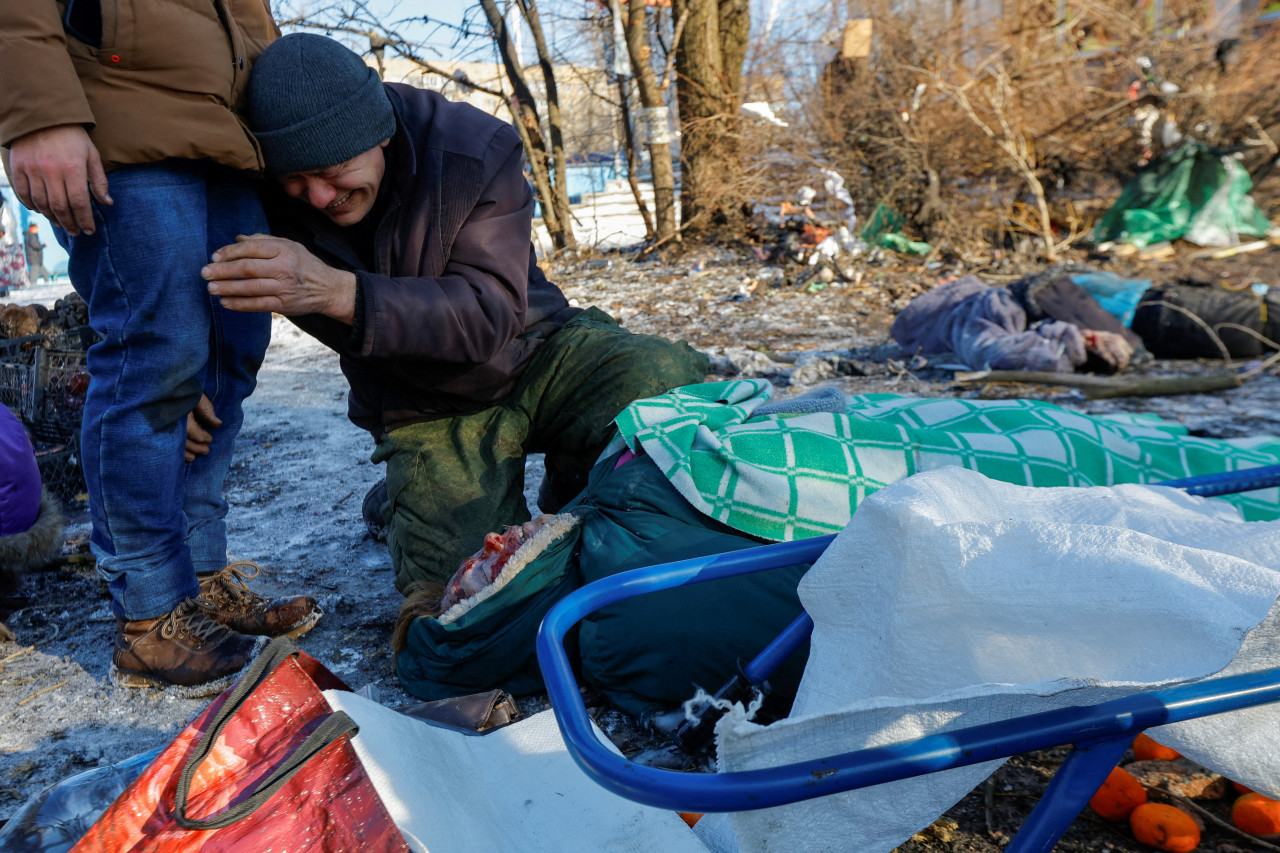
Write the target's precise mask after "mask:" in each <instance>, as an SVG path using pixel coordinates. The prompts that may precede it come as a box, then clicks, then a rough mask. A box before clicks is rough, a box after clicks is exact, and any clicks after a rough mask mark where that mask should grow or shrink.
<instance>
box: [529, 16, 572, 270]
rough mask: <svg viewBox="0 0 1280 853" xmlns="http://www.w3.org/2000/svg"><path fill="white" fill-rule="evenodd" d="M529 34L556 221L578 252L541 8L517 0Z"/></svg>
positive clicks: (567, 242)
mask: <svg viewBox="0 0 1280 853" xmlns="http://www.w3.org/2000/svg"><path fill="white" fill-rule="evenodd" d="M517 2H519V3H520V11H521V13H523V15H524V19H525V22H526V23H527V24H528V25H529V31H530V32H531V33H533V45H534V47H535V48H536V49H537V51H538V66H539V67H540V68H541V69H542V82H543V85H544V86H545V87H546V90H547V127H548V131H549V132H550V134H551V171H552V172H553V173H554V175H555V178H554V180H553V182H552V190H553V191H554V193H555V206H556V218H557V219H559V220H560V221H561V222H563V223H564V239H565V246H564V247H565V248H566V249H576V248H578V240H577V238H576V237H575V236H574V233H573V226H572V224H571V223H572V222H573V214H572V213H571V212H570V210H569V163H568V160H567V158H566V157H565V154H564V136H563V135H562V134H561V132H560V128H561V124H560V95H559V92H558V91H557V89H556V75H555V70H554V69H553V68H552V65H551V55H550V53H548V51H547V42H546V39H544V38H543V36H542V19H541V18H540V17H539V16H538V6H537V4H536V3H534V0H517Z"/></svg>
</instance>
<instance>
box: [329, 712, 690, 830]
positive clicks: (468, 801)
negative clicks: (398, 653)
mask: <svg viewBox="0 0 1280 853" xmlns="http://www.w3.org/2000/svg"><path fill="white" fill-rule="evenodd" d="M324 695H325V698H327V699H328V700H329V704H330V705H332V706H333V708H334V709H335V710H339V711H346V712H347V713H348V714H350V715H351V717H352V719H354V720H355V721H356V723H357V724H358V725H359V726H360V732H359V734H357V735H356V737H355V738H354V739H353V740H352V744H353V745H354V747H355V750H356V754H357V755H358V756H359V757H360V761H361V763H362V764H363V765H364V767H365V769H366V770H367V771H368V773H369V777H370V779H371V780H372V781H373V786H374V788H375V789H376V790H377V792H378V796H380V797H381V798H382V801H383V803H384V804H385V805H386V807H387V811H388V812H389V813H390V814H391V817H392V819H394V820H395V822H396V826H398V827H399V828H400V832H401V834H402V835H404V838H405V840H406V841H407V842H408V843H409V846H410V847H411V848H413V849H414V850H415V851H428V853H481V851H520V853H538V851H542V853H566V851H577V850H581V851H588V850H590V851H610V853H615V851H616V853H650V851H654V850H660V851H663V853H706V847H704V846H703V844H702V842H700V841H699V840H698V838H697V837H696V836H695V835H694V834H693V832H691V831H690V830H689V827H688V826H686V825H685V823H684V821H682V820H681V819H680V818H679V816H677V815H676V814H675V812H667V811H661V810H659V809H655V808H651V807H649V806H642V805H640V804H638V803H634V802H632V801H630V800H625V799H623V798H622V797H619V796H618V795H616V794H612V793H610V792H608V791H606V790H605V789H604V788H601V787H600V786H599V785H597V784H595V783H594V782H592V781H591V780H590V779H589V778H588V777H587V775H586V774H585V773H583V772H582V770H580V769H579V768H578V766H577V765H576V764H574V762H573V759H572V758H571V757H570V756H569V752H568V750H567V749H566V748H565V745H564V740H563V738H561V736H560V730H559V728H557V727H556V722H555V716H554V714H553V713H552V712H551V711H543V712H542V713H540V714H535V715H534V716H532V717H529V718H528V719H525V720H521V721H520V722H518V723H513V724H512V725H509V726H505V727H503V728H501V729H497V730H496V731H493V732H490V733H489V734H485V735H466V734H461V733H459V732H455V731H452V730H449V729H444V728H439V727H436V726H432V725H430V724H428V723H424V722H423V721H421V720H417V719H414V718H412V717H407V716H405V715H403V714H400V713H397V712H396V711H393V710H391V709H390V708H385V707H383V706H382V705H379V704H377V703H376V702H371V701H369V700H368V699H365V698H363V697H361V696H357V695H355V694H354V693H347V692H345V691H338V690H326V691H325V694H324ZM597 734H599V733H597Z"/></svg>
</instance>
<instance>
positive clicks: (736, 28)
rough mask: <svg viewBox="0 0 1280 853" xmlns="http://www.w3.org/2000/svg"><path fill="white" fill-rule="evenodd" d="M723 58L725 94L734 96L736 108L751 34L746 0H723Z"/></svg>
mask: <svg viewBox="0 0 1280 853" xmlns="http://www.w3.org/2000/svg"><path fill="white" fill-rule="evenodd" d="M719 13H720V14H719V18H720V62H721V64H722V68H723V69H724V89H725V94H726V95H727V96H728V97H729V98H731V99H732V103H733V105H734V108H735V109H734V110H733V111H734V112H736V111H737V110H736V107H737V105H738V104H739V103H741V101H742V94H743V93H742V65H743V63H745V62H746V60H747V43H748V39H749V37H750V35H751V11H750V9H749V7H748V6H747V0H720V6H719Z"/></svg>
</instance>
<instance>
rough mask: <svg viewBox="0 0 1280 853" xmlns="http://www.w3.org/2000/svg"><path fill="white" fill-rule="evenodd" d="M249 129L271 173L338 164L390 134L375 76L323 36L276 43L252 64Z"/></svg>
mask: <svg viewBox="0 0 1280 853" xmlns="http://www.w3.org/2000/svg"><path fill="white" fill-rule="evenodd" d="M248 118H249V128H250V129H251V130H252V131H253V134H254V136H256V137H257V138H258V143H259V144H260V145H261V146H262V154H263V158H264V159H265V161H266V166H267V172H268V174H272V175H281V174H288V173H290V172H307V171H310V170H312V169H324V168H327V167H329V166H333V165H335V164H337V163H343V162H345V161H347V160H350V159H351V158H352V157H355V156H356V155H357V154H363V153H364V152H365V151H368V150H369V149H371V148H376V147H377V146H378V145H380V144H381V143H382V141H383V140H385V139H388V138H390V137H391V136H392V135H394V134H395V132H396V117H395V112H394V111H393V110H392V109H391V101H390V100H389V99H388V98H387V93H386V91H385V90H384V89H383V88H382V81H381V80H379V79H378V75H377V73H376V72H375V71H374V70H373V69H372V68H370V67H369V66H367V65H365V64H364V62H363V61H362V60H361V59H360V57H359V56H357V55H356V54H354V53H353V52H351V51H350V50H348V49H347V48H346V47H344V46H343V45H341V44H339V43H338V42H336V41H334V40H333V39H331V38H326V37H325V36H320V35H313V34H310V33H293V34H291V35H287V36H284V37H283V38H280V39H277V40H276V41H275V42H273V43H271V44H270V45H268V47H267V49H266V50H264V51H263V52H262V55H261V56H259V57H258V60H257V62H255V63H254V64H253V73H252V75H251V76H250V78H249V110H248Z"/></svg>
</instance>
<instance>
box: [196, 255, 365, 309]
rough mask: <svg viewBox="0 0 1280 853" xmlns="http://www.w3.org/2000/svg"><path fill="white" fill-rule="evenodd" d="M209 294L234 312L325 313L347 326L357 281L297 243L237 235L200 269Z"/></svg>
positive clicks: (351, 274)
mask: <svg viewBox="0 0 1280 853" xmlns="http://www.w3.org/2000/svg"><path fill="white" fill-rule="evenodd" d="M200 274H201V275H202V276H204V278H205V280H206V281H208V282H209V292H210V293H212V294H214V295H215V296H218V297H221V299H222V305H223V307H225V308H230V309H231V310H233V311H274V312H276V313H277V314H284V315H287V316H297V315H299V314H324V315H326V316H328V317H333V318H334V319H336V320H341V321H342V322H344V323H347V324H351V323H352V322H354V321H355V312H356V277H355V275H354V274H353V273H349V272H346V271H345V270H339V269H335V268H333V267H331V266H329V265H328V264H326V263H324V262H323V261H321V260H320V259H319V258H317V257H316V256H315V255H313V254H311V253H310V252H308V251H307V250H306V248H305V247H303V246H302V245H301V244H299V243H295V242H294V241H292V240H286V239H284V238H283V237H271V236H268V235H266V234H250V235H249V236H247V237H246V236H243V235H241V236H239V237H237V238H236V242H234V243H232V244H231V245H229V246H223V247H222V248H221V249H219V250H218V251H216V252H214V253H213V262H212V263H210V264H208V265H207V266H206V267H205V268H204V269H202V270H201V271H200Z"/></svg>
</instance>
